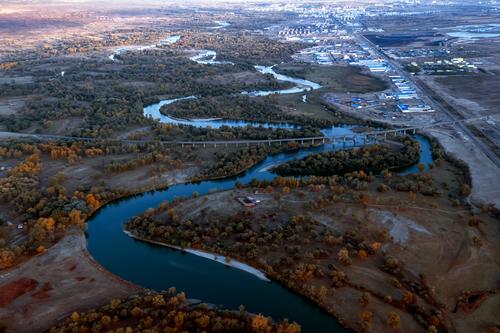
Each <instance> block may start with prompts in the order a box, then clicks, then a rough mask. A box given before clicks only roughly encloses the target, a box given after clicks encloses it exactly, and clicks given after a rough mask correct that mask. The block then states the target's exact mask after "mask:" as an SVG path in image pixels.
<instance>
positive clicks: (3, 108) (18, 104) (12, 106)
mask: <svg viewBox="0 0 500 333" xmlns="http://www.w3.org/2000/svg"><path fill="white" fill-rule="evenodd" d="M25 102H26V96H18V97H17V96H16V97H3V98H0V115H2V116H8V115H11V114H15V113H17V112H18V111H20V110H21V109H22V107H23V106H24V103H25Z"/></svg>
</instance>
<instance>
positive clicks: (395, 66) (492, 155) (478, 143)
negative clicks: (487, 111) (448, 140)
mask: <svg viewBox="0 0 500 333" xmlns="http://www.w3.org/2000/svg"><path fill="white" fill-rule="evenodd" d="M355 36H356V37H357V38H358V40H359V41H361V42H362V43H364V44H367V45H368V46H370V47H371V48H372V50H374V51H375V52H376V53H377V54H378V55H379V56H380V57H381V58H384V59H385V60H386V61H387V62H388V63H389V64H390V65H391V66H392V67H393V69H394V70H395V71H396V72H397V73H398V75H401V76H402V77H404V78H405V79H406V80H408V81H409V82H411V83H412V84H413V85H414V86H415V89H416V90H417V93H418V95H419V96H420V98H421V99H422V100H423V101H424V102H426V103H427V104H428V105H429V106H431V107H432V108H433V109H434V110H436V111H439V112H441V113H442V114H444V115H445V116H446V117H447V118H448V119H450V122H451V123H453V126H455V128H457V129H459V130H461V131H462V132H463V133H464V134H465V135H466V136H468V137H469V139H470V140H471V141H472V142H473V143H474V144H475V145H476V147H478V148H479V149H480V150H481V151H482V152H483V153H484V154H485V155H486V156H487V157H488V158H489V159H490V160H491V161H492V162H493V163H494V164H495V165H496V166H497V168H500V159H499V158H498V156H497V155H496V154H495V153H494V152H493V151H491V149H490V147H488V145H486V144H485V143H484V142H483V141H481V140H480V139H478V138H477V137H476V136H475V135H474V134H473V133H472V132H471V131H470V130H469V129H468V128H467V126H465V125H464V123H463V121H462V119H459V118H458V117H457V116H456V115H454V114H452V113H451V112H450V111H448V110H447V109H446V108H444V107H443V106H442V105H441V103H439V102H437V101H436V100H435V99H434V98H433V97H432V96H430V95H429V94H427V93H426V92H425V90H426V89H427V88H424V87H423V85H422V83H421V82H420V80H418V79H417V78H415V76H413V75H411V74H409V73H407V72H406V71H405V70H404V69H403V68H402V66H401V64H400V63H399V62H398V61H395V60H393V59H392V58H391V57H389V56H388V55H387V54H385V52H384V51H383V50H381V49H380V48H379V47H378V46H377V45H375V44H374V43H372V42H371V41H370V40H369V39H367V38H366V37H365V36H363V35H362V34H355Z"/></svg>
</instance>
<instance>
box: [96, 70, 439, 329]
mask: <svg viewBox="0 0 500 333" xmlns="http://www.w3.org/2000/svg"><path fill="white" fill-rule="evenodd" d="M258 70H259V69H258ZM260 70H263V69H262V68H260ZM271 70H272V68H271ZM266 71H267V72H268V73H270V74H272V72H269V71H268V70H267V69H266ZM281 79H283V77H281ZM297 80H299V79H297ZM295 83H297V84H299V85H300V88H302V89H306V90H307V89H317V87H316V86H314V87H311V86H307V84H308V83H309V82H295ZM295 92H297V91H294V93H295ZM191 98H196V97H194V96H188V97H181V98H177V99H170V100H164V101H161V102H159V103H156V104H153V105H150V106H147V107H145V108H144V114H145V115H146V116H150V117H153V118H154V119H157V120H159V121H161V122H165V123H172V124H189V125H193V126H198V127H206V126H211V127H214V128H216V127H220V126H222V125H225V126H237V127H241V126H247V125H251V126H264V127H272V128H278V127H280V128H291V127H294V125H292V124H276V123H267V124H266V123H264V124H260V123H248V122H244V121H231V120H222V119H203V120H178V119H173V118H170V117H167V116H164V115H161V114H160V112H159V110H160V107H161V106H162V105H165V104H171V103H174V102H177V101H180V100H182V99H191ZM323 133H324V134H325V135H326V136H332V135H341V134H342V135H343V134H352V131H351V129H350V128H348V127H332V128H328V129H324V130H323ZM416 139H417V140H419V141H420V142H421V147H422V154H421V161H420V162H421V163H424V164H425V165H428V164H429V163H430V162H432V158H431V157H430V145H429V144H428V142H427V141H426V140H425V139H424V138H423V137H418V136H417V137H416ZM350 145H352V143H350ZM339 148H340V147H338V146H333V145H331V144H326V145H322V146H318V147H312V148H304V149H301V150H299V151H296V152H293V153H282V154H278V155H274V156H269V157H267V158H266V159H265V160H264V161H263V162H261V163H259V164H258V165H256V166H254V167H252V168H251V169H249V170H247V171H246V172H245V173H244V174H241V175H239V176H237V177H231V178H226V179H221V180H207V181H202V182H199V183H188V184H177V185H172V186H171V187H169V188H168V189H165V190H158V191H153V192H148V193H144V194H142V195H137V196H133V197H130V198H126V199H123V200H120V201H118V202H115V203H111V204H108V205H106V206H104V207H103V208H101V209H100V210H99V212H98V213H97V214H95V216H94V217H93V218H92V219H91V220H90V221H89V223H88V240H87V241H88V244H87V246H88V251H89V253H90V254H91V255H92V257H93V258H94V259H95V260H96V261H97V262H99V263H100V264H101V265H102V266H103V267H105V268H106V269H107V270H109V271H110V272H112V273H114V274H116V275H118V276H120V277H121V278H123V279H125V280H128V281H130V282H132V283H134V284H137V285H140V286H143V287H146V288H150V289H155V290H165V289H168V288H169V287H172V286H175V287H176V288H177V290H179V291H184V292H186V294H187V296H188V297H189V298H196V299H200V300H203V301H204V302H207V303H212V304H215V305H221V306H223V307H224V308H228V309H238V306H239V305H240V304H243V305H245V307H246V309H247V310H248V311H250V312H254V313H263V314H265V315H267V316H272V317H273V319H275V320H281V319H284V318H289V319H290V320H292V321H297V322H298V323H300V325H301V326H302V332H305V333H323V332H324V333H327V332H328V333H332V332H349V331H348V330H346V329H345V328H343V327H341V326H340V325H339V324H338V322H337V320H336V319H335V318H334V317H333V316H330V315H328V314H326V313H324V312H323V311H321V310H320V309H319V308H318V307H317V306H315V305H314V304H313V303H312V302H311V301H308V300H306V299H304V298H303V297H301V296H299V295H297V294H295V293H293V292H291V291H289V290H288V289H286V288H284V287H282V286H281V285H279V284H278V283H276V282H267V281H265V280H262V279H260V278H259V277H257V276H255V275H252V274H250V273H248V272H245V271H243V270H239V269H235V268H229V267H227V266H225V265H223V264H220V263H217V262H215V261H213V260H209V259H206V258H203V257H199V256H196V255H193V254H190V253H184V252H181V251H178V250H174V249H170V248H167V247H163V246H158V245H153V244H149V243H145V242H141V241H138V240H135V239H133V238H131V237H129V236H128V235H126V234H125V233H124V232H123V224H124V223H125V222H126V221H128V220H129V219H131V218H132V217H134V216H136V215H139V214H142V213H144V212H145V211H146V210H147V209H148V208H150V207H157V206H158V205H159V204H160V203H161V202H163V201H166V200H168V201H170V200H173V199H174V198H175V197H180V196H191V195H192V194H193V193H194V192H197V193H198V194H200V195H204V194H207V193H210V192H212V191H220V190H229V189H232V188H234V187H235V184H236V182H240V183H243V184H247V183H249V182H250V181H251V180H252V179H254V178H256V179H260V180H272V179H273V178H274V177H275V175H274V174H272V173H271V172H270V171H269V170H270V169H271V166H275V165H279V164H282V163H284V162H287V161H290V160H295V159H300V158H303V157H305V156H307V155H309V154H311V153H314V152H322V151H331V150H334V149H339ZM414 171H416V169H411V170H406V172H414Z"/></svg>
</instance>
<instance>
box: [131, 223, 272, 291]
mask: <svg viewBox="0 0 500 333" xmlns="http://www.w3.org/2000/svg"><path fill="white" fill-rule="evenodd" d="M123 232H124V233H125V234H126V235H128V236H130V237H132V238H134V239H137V240H139V241H142V242H147V243H151V244H155V245H160V246H165V247H169V248H171V249H174V250H179V251H183V252H186V253H190V254H193V255H195V256H198V257H202V258H205V259H208V260H213V261H216V262H218V263H220V264H223V265H225V266H227V267H232V268H236V269H239V270H242V271H245V272H247V273H249V274H252V275H254V276H256V277H257V278H259V279H261V280H264V281H268V282H270V281H271V280H270V279H268V278H267V277H266V274H265V273H264V272H262V271H260V270H258V269H256V268H253V267H252V266H250V265H247V264H245V263H243V262H241V261H238V260H234V259H231V258H227V257H225V256H223V255H217V254H214V253H210V252H205V251H201V250H195V249H183V248H180V247H178V246H173V245H169V244H165V243H161V242H156V241H153V240H149V239H146V238H142V237H138V236H136V235H134V234H133V233H131V232H130V231H127V230H124V231H123Z"/></svg>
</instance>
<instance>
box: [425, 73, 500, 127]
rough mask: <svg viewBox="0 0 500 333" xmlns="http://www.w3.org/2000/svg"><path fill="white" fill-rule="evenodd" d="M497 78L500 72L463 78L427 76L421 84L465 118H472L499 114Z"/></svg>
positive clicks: (498, 83)
mask: <svg viewBox="0 0 500 333" xmlns="http://www.w3.org/2000/svg"><path fill="white" fill-rule="evenodd" d="M499 77H500V71H493V72H492V74H484V73H478V74H470V75H465V76H462V75H456V76H436V75H427V76H425V77H423V78H422V82H425V83H426V84H427V85H428V86H429V87H430V88H431V89H433V90H434V91H435V92H437V93H438V94H439V95H441V96H442V97H443V98H445V99H446V101H447V102H448V103H451V104H453V106H455V109H456V110H457V111H459V112H460V113H462V115H463V116H464V117H465V118H473V117H480V116H487V115H493V114H497V113H499V111H498V109H497V107H498V104H499V103H500V96H499V94H498V91H499V90H500V80H499Z"/></svg>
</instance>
